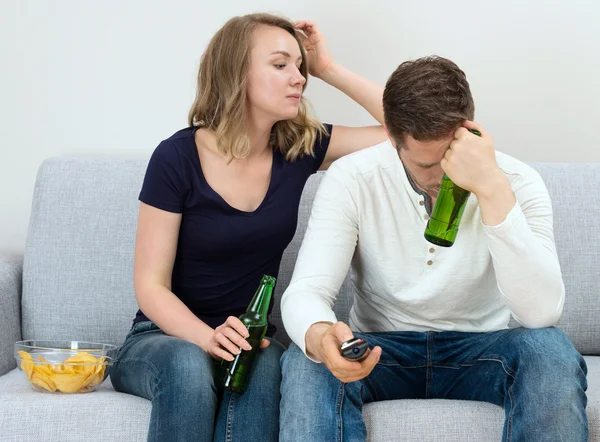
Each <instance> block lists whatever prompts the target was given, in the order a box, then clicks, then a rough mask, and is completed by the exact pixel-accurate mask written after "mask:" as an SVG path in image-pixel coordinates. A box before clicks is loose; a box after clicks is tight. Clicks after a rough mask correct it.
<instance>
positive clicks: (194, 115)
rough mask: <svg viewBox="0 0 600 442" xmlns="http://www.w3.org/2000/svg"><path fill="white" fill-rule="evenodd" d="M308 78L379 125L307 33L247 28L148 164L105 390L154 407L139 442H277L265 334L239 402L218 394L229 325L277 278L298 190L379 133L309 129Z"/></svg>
mask: <svg viewBox="0 0 600 442" xmlns="http://www.w3.org/2000/svg"><path fill="white" fill-rule="evenodd" d="M308 72H310V74H311V75H313V76H315V77H317V78H321V79H322V80H323V81H325V82H327V83H329V84H330V85H332V86H334V87H336V88H337V89H339V90H341V91H342V92H345V93H346V94H347V95H348V96H350V97H351V98H353V99H354V100H355V101H356V102H358V103H359V104H361V105H362V106H363V107H364V108H365V109H366V110H367V111H369V112H370V113H371V115H373V116H374V117H375V118H376V119H377V121H378V122H380V123H383V108H382V102H381V100H382V92H383V90H382V88H381V87H380V86H377V85H375V84H373V83H371V82H369V81H367V80H365V79H363V78H361V77H360V76H358V75H356V74H353V73H351V72H349V71H348V70H346V69H344V68H342V67H341V66H339V65H337V64H336V63H335V62H334V61H333V59H332V57H331V55H330V54H329V51H328V49H327V47H326V43H325V40H324V39H323V37H322V35H321V34H320V32H319V30H318V29H317V27H316V26H315V25H314V24H313V23H311V22H305V21H300V22H296V23H295V24H292V23H290V22H289V21H287V20H285V19H283V18H280V17H276V16H272V15H268V14H251V15H247V16H243V17H235V18H233V19H231V20H230V21H228V22H227V23H226V24H225V25H224V26H223V27H222V28H221V29H220V30H219V31H218V32H217V33H216V34H215V36H214V37H213V38H212V40H211V42H210V44H209V46H208V48H207V50H206V52H205V53H204V55H203V57H202V61H201V64H200V70H199V74H198V92H197V96H196V100H195V102H194V104H193V106H192V109H191V111H190V115H189V124H190V127H188V128H186V129H183V130H181V131H179V132H177V133H175V134H174V135H173V136H171V137H170V138H168V139H166V140H165V141H163V142H162V143H161V144H160V145H159V146H158V147H157V148H156V150H155V152H154V153H153V155H152V158H151V159H150V162H149V164H148V169H147V171H146V176H145V178H144V183H143V186H142V190H141V193H140V201H141V204H140V211H139V219H138V228H137V239H136V248H135V267H134V282H135V294H136V298H137V301H138V304H139V307H140V311H139V312H138V314H137V316H136V318H135V320H134V325H133V327H132V329H131V331H130V332H129V334H128V335H127V338H126V340H125V343H124V344H123V346H122V347H121V349H120V351H119V354H118V356H117V358H116V361H115V363H114V365H113V369H112V372H111V379H112V382H113V385H114V387H115V389H116V390H118V391H122V392H126V393H131V394H135V395H138V396H141V397H145V398H148V399H150V400H151V401H152V413H151V418H150V426H149V431H148V440H149V441H167V440H178V441H179V440H181V441H192V440H194V441H208V440H213V438H214V440H219V441H221V440H247V441H258V440H260V441H269V440H273V441H275V440H277V438H278V432H279V430H278V428H279V422H278V421H279V399H280V396H279V382H280V379H281V375H280V368H279V358H280V356H281V354H282V352H283V351H284V347H283V346H282V345H281V344H280V343H278V342H277V341H275V340H273V339H272V338H270V336H272V335H273V333H274V330H273V327H270V328H269V331H268V333H267V336H268V337H267V338H266V339H264V340H263V342H262V344H261V348H262V350H261V351H260V352H259V355H258V357H257V359H256V361H255V365H254V371H253V374H252V377H251V379H250V383H249V386H248V389H247V391H246V392H245V393H244V394H243V395H238V394H234V393H229V392H222V391H220V390H218V385H216V384H215V382H214V380H213V371H214V367H215V361H219V360H221V358H222V359H225V360H232V359H233V356H234V355H236V354H237V353H238V352H239V351H240V348H241V349H247V346H248V344H247V342H246V341H245V339H244V337H245V336H246V334H247V329H246V328H245V327H244V325H243V324H242V323H241V321H240V320H239V319H237V316H238V315H240V314H241V313H243V311H244V310H245V308H246V306H247V305H248V303H249V301H250V299H251V298H252V296H253V294H254V291H255V290H256V288H257V287H258V284H259V282H260V279H261V277H262V275H263V274H268V275H272V276H275V277H276V276H277V273H278V269H279V263H280V260H281V257H282V254H283V251H284V249H285V248H286V246H287V245H288V243H289V242H290V241H291V239H292V237H293V235H294V232H295V229H296V221H297V215H298V206H299V202H300V196H301V194H302V189H303V188H304V184H305V183H306V180H307V179H308V177H309V176H310V175H311V174H312V173H314V172H316V171H317V170H324V169H326V168H327V167H328V166H329V165H330V164H331V163H332V162H333V161H335V160H336V159H337V158H339V157H341V156H342V155H345V154H348V153H351V152H353V151H356V150H358V149H361V148H363V147H366V146H369V145H373V144H376V143H379V142H381V141H383V140H384V139H385V138H386V136H385V133H384V130H383V128H382V127H381V126H375V127H364V128H348V127H341V126H334V127H331V126H324V125H322V124H321V123H319V122H317V121H315V120H313V119H311V118H309V117H308V116H307V113H306V103H305V100H304V98H302V92H303V91H304V89H305V87H306V78H307V74H308ZM269 344H270V345H269Z"/></svg>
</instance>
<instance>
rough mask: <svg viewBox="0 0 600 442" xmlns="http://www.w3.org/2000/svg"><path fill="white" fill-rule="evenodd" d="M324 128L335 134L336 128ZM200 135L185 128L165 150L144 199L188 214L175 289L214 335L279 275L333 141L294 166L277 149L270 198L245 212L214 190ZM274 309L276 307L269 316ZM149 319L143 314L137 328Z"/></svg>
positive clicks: (153, 163) (156, 158)
mask: <svg viewBox="0 0 600 442" xmlns="http://www.w3.org/2000/svg"><path fill="white" fill-rule="evenodd" d="M326 127H327V131H328V133H329V134H331V129H332V128H331V126H330V125H326ZM196 130H197V128H193V127H189V128H186V129H182V130H180V131H178V132H177V133H175V134H174V135H173V136H171V137H170V138H168V139H166V140H164V141H163V142H162V143H160V144H159V146H158V147H157V148H156V150H155V151H154V153H153V154H152V157H151V158H150V161H149V163H148V168H147V170H146V175H145V177H144V182H143V185H142V190H141V192H140V196H139V199H140V201H142V202H144V203H146V204H148V205H150V206H153V207H157V208H159V209H162V210H166V211H169V212H174V213H181V214H182V218H181V226H180V230H179V240H178V244H177V254H176V257H175V263H174V267H173V275H172V281H171V290H172V291H173V293H174V294H175V295H176V296H177V297H178V298H179V299H181V301H183V303H184V304H185V305H186V306H187V307H188V308H189V309H190V310H191V311H192V312H193V313H194V314H195V315H196V316H198V318H200V319H201V320H202V321H204V322H206V323H207V324H208V325H210V326H211V327H213V328H214V327H217V326H218V325H220V324H222V323H223V322H225V320H226V319H227V317H228V316H230V315H233V316H239V315H241V314H242V313H243V312H244V311H245V309H246V307H247V305H248V303H249V302H250V300H251V299H252V296H253V295H254V292H255V291H256V289H257V287H258V285H259V283H260V280H261V278H262V276H263V275H264V274H267V275H271V276H274V277H277V276H278V273H279V264H280V262H281V257H282V255H283V251H284V250H285V248H286V247H287V245H288V244H289V243H290V241H291V240H292V238H293V236H294V233H295V231H296V224H297V221H298V207H299V204H300V197H301V196H302V190H303V189H304V185H305V184H306V181H307V179H308V177H309V176H310V175H311V174H313V173H315V172H316V171H317V170H318V169H319V167H320V166H321V163H322V162H323V159H324V158H325V154H326V152H327V147H328V146H329V135H324V136H323V137H322V138H321V139H320V140H319V139H318V138H317V143H316V145H315V147H314V156H310V155H305V156H303V157H302V158H299V159H297V160H296V161H294V162H290V161H287V160H286V159H285V157H284V155H283V154H282V153H281V152H279V151H278V150H274V151H273V166H272V170H271V181H270V184H269V188H268V190H267V193H266V195H265V198H264V200H263V201H262V203H261V204H260V206H259V207H258V208H257V209H256V210H255V211H254V212H244V211H241V210H238V209H235V208H233V207H231V206H230V205H229V204H228V203H227V202H225V200H224V199H223V198H221V196H220V195H219V194H218V193H216V192H215V191H214V190H213V189H212V188H211V187H210V186H209V185H208V182H207V181H206V179H205V178H204V175H203V173H202V168H201V167H200V159H199V157H198V150H197V147H196V142H195V139H194V134H195V132H196ZM272 306H273V300H271V307H270V309H269V311H270V310H271V308H272ZM147 320H148V318H147V317H146V316H145V315H144V314H143V313H142V311H141V310H140V311H138V313H137V315H136V317H135V319H134V321H133V322H134V324H135V323H137V322H141V321H147ZM274 331H275V329H274V327H273V326H271V325H270V326H269V331H268V332H267V333H268V335H269V336H272V334H273V333H274Z"/></svg>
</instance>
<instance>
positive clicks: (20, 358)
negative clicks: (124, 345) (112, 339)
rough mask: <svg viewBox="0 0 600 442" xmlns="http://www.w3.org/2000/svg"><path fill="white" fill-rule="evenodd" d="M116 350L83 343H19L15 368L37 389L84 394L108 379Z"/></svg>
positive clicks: (39, 341) (111, 347)
mask: <svg viewBox="0 0 600 442" xmlns="http://www.w3.org/2000/svg"><path fill="white" fill-rule="evenodd" d="M116 351H117V347H116V346H114V345H111V344H101V343H98V342H82V341H42V340H30V341H18V342H16V343H15V359H16V360H17V366H18V367H19V368H20V369H21V370H22V371H23V373H24V374H25V376H26V377H27V379H28V380H29V382H30V383H31V385H33V386H34V387H35V388H36V389H40V390H44V391H50V392H52V393H87V392H89V391H93V390H95V389H96V388H97V387H98V386H99V385H100V384H102V382H104V379H106V377H107V376H108V370H109V368H110V366H111V365H112V363H113V359H114V357H115V355H116Z"/></svg>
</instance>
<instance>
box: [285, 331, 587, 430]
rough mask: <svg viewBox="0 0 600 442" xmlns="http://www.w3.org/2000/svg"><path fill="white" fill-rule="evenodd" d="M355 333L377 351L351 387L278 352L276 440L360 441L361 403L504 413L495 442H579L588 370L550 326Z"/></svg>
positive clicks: (296, 352) (292, 353)
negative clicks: (461, 406)
mask: <svg viewBox="0 0 600 442" xmlns="http://www.w3.org/2000/svg"><path fill="white" fill-rule="evenodd" d="M355 336H356V337H360V338H363V339H365V340H367V341H368V343H369V346H370V347H373V346H375V345H378V346H380V347H381V348H382V350H383V352H382V355H381V358H380V361H379V363H378V364H377V365H376V367H375V368H374V369H373V371H372V372H371V373H370V374H369V376H367V377H366V378H364V379H362V380H360V381H357V382H352V383H348V384H344V383H342V382H341V381H339V380H338V379H336V378H335V377H334V376H333V375H332V374H331V372H330V371H329V370H328V369H327V367H326V366H325V365H324V364H317V363H314V362H312V361H311V360H310V359H308V358H307V357H306V356H305V355H304V354H303V353H302V351H301V350H300V349H299V348H298V347H297V346H296V345H292V346H290V348H289V349H288V350H287V351H286V352H285V353H284V355H283V356H282V359H281V366H282V374H283V379H282V384H281V394H282V398H281V415H280V440H281V441H283V442H288V441H307V440H309V441H311V442H317V441H328V442H331V441H344V442H350V441H352V442H354V441H364V440H366V436H367V430H366V427H365V423H364V421H363V418H362V406H363V404H365V403H368V402H373V401H384V400H390V399H428V398H439V399H463V400H474V401H485V402H491V403H493V404H497V405H500V406H503V407H504V410H505V421H504V430H503V435H502V440H503V441H507V442H513V441H522V442H537V441H567V440H568V441H569V442H579V441H581V442H584V441H587V440H588V425H587V416H586V412H585V408H586V405H587V397H586V394H585V390H586V389H587V380H586V374H587V367H586V364H585V361H584V359H583V357H582V356H581V355H580V354H579V353H578V352H577V351H576V350H575V348H574V347H573V345H572V344H571V341H570V340H569V338H568V337H567V336H566V335H565V334H564V333H563V332H562V331H560V330H559V329H556V328H553V327H552V328H542V329H525V328H516V329H510V330H500V331H496V332H491V333H459V332H427V333H418V332H385V333H364V334H362V333H355ZM398 419H402V416H398Z"/></svg>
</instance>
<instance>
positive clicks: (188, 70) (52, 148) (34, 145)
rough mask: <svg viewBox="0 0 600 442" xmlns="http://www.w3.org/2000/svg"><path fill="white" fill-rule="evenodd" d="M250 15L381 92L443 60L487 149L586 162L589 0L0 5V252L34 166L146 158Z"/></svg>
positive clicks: (594, 104)
mask: <svg viewBox="0 0 600 442" xmlns="http://www.w3.org/2000/svg"><path fill="white" fill-rule="evenodd" d="M257 11H265V12H276V13H281V14H284V15H286V16H287V17H288V18H290V19H292V20H297V19H310V20H314V21H316V22H317V24H318V25H319V26H320V28H321V30H322V31H323V33H324V34H325V36H326V37H327V39H328V41H329V45H330V48H331V50H332V52H333V54H334V56H335V58H336V59H337V61H339V62H340V63H342V64H344V65H346V66H347V67H349V68H351V69H353V70H355V71H357V72H359V73H360V74H362V75H364V76H366V77H368V78H371V79H372V80H374V81H376V82H378V83H380V84H384V83H385V81H386V79H387V77H388V76H389V74H390V73H391V72H392V71H393V70H394V69H395V68H396V66H397V65H398V64H399V63H400V62H402V61H403V60H406V59H411V58H417V57H420V56H424V55H430V54H438V55H442V56H445V57H448V58H451V59H453V60H454V61H455V62H457V64H458V65H459V66H460V67H461V68H462V69H463V70H464V71H465V72H466V73H467V77H468V78H469V81H470V83H471V87H472V91H473V95H474V98H475V102H476V108H477V111H476V119H477V120H478V121H479V122H480V123H481V124H483V125H484V126H485V127H486V128H487V130H488V131H490V132H491V133H492V134H493V135H494V136H495V140H496V148H497V149H498V150H502V151H504V152H507V153H509V154H511V155H513V156H516V157H517V158H520V159H522V160H524V161H554V162H598V161H600V143H599V142H598V141H599V135H598V133H599V132H598V125H599V123H598V122H599V121H600V25H599V23H600V3H598V2H597V1H595V0H570V1H567V0H562V1H558V0H545V1H544V0H530V1H528V2H525V1H517V0H504V1H502V2H500V1H496V2H484V1H481V0H479V1H477V0H456V1H453V2H447V1H444V0H430V1H421V2H416V1H399V0H389V1H385V0H371V1H365V0H343V1H338V0H303V1H294V2H292V1H284V0H235V1H234V0H229V1H203V0H180V1H166V0H165V1H160V0H129V1H128V0H103V1H102V2H95V1H89V0H88V1H86V0H54V1H51V0H47V1H43V0H0V63H1V69H0V249H3V250H13V251H20V250H22V249H23V246H24V243H25V236H26V232H27V224H28V220H29V211H30V205H31V197H32V191H33V185H34V181H35V174H36V171H37V168H38V167H39V165H40V163H41V161H42V160H43V159H44V158H46V157H49V156H57V155H66V154H69V155H70V154H76V155H122V156H141V157H148V156H149V155H150V153H151V152H152V150H153V149H154V147H155V146H156V145H157V144H158V142H159V141H160V140H162V139H164V138H166V137H168V136H169V135H171V133H173V132H174V131H176V130H177V129H179V128H182V127H184V126H185V125H186V118H187V111H188V108H189V106H190V104H191V102H192V100H193V97H194V93H195V77H196V71H197V67H198V62H199V59H200V55H201V53H202V52H203V50H204V48H205V47H206V45H207V43H208V41H209V39H210V38H211V36H212V35H213V34H214V33H215V32H216V30H217V29H218V28H219V27H220V26H221V25H222V24H223V23H224V22H225V21H226V20H227V19H228V18H230V17H231V16H234V15H240V14H245V13H249V12H257ZM307 96H308V97H309V99H310V100H311V101H312V102H313V104H314V107H315V110H316V114H317V116H318V117H319V118H320V119H322V120H323V121H327V122H332V123H334V124H335V123H337V124H345V125H362V124H371V123H373V120H372V119H371V117H370V116H369V115H368V114H367V113H366V112H365V111H364V110H362V109H361V108H360V107H358V106H357V105H355V104H353V102H352V101H351V100H349V99H348V98H347V97H345V96H344V95H343V94H341V93H340V92H338V91H336V90H333V89H331V88H330V87H329V86H327V85H326V84H324V83H322V82H321V81H320V80H315V79H313V80H312V81H309V87H308V90H307Z"/></svg>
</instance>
